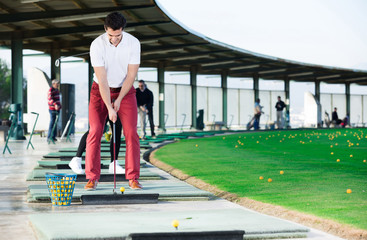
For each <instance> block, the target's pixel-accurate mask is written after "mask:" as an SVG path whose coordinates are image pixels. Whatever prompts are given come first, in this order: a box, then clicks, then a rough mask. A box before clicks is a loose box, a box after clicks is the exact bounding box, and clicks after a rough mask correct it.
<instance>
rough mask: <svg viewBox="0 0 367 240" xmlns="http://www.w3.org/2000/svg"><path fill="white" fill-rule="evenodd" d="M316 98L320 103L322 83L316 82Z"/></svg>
mask: <svg viewBox="0 0 367 240" xmlns="http://www.w3.org/2000/svg"><path fill="white" fill-rule="evenodd" d="M315 98H316V100H317V101H318V102H320V81H318V80H315Z"/></svg>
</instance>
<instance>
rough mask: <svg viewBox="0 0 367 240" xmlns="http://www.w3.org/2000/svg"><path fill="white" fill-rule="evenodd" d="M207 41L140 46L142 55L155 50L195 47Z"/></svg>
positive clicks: (205, 43)
mask: <svg viewBox="0 0 367 240" xmlns="http://www.w3.org/2000/svg"><path fill="white" fill-rule="evenodd" d="M207 44H209V43H207V42H204V43H189V44H176V45H169V46H161V47H144V46H143V47H142V50H141V52H142V55H144V54H153V53H156V52H165V51H174V50H177V49H183V48H186V47H195V46H202V45H207Z"/></svg>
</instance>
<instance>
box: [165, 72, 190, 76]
mask: <svg viewBox="0 0 367 240" xmlns="http://www.w3.org/2000/svg"><path fill="white" fill-rule="evenodd" d="M189 74H190V72H176V73H170V74H169V75H170V76H175V75H189Z"/></svg>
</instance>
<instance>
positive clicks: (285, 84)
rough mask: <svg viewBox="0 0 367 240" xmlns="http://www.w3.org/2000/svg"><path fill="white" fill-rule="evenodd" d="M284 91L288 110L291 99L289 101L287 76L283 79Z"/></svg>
mask: <svg viewBox="0 0 367 240" xmlns="http://www.w3.org/2000/svg"><path fill="white" fill-rule="evenodd" d="M284 92H285V102H286V105H287V110H289V108H290V105H291V101H290V92H289V78H288V77H286V78H285V79H284Z"/></svg>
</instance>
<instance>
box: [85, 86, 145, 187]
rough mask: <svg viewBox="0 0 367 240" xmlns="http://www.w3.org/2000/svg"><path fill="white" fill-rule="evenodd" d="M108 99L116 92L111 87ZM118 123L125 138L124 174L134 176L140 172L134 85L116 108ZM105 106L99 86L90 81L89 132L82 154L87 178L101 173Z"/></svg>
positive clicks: (136, 176)
mask: <svg viewBox="0 0 367 240" xmlns="http://www.w3.org/2000/svg"><path fill="white" fill-rule="evenodd" d="M110 94H111V102H112V101H113V100H114V99H116V98H117V97H118V95H119V92H112V91H111V93H110ZM117 114H118V116H119V117H120V120H121V123H122V129H123V131H124V136H125V140H126V156H125V176H126V179H138V178H139V175H140V143H139V136H138V133H137V122H138V110H137V104H136V94H135V89H134V87H132V88H131V89H130V91H129V92H128V93H127V94H126V96H125V97H124V98H123V99H122V101H121V104H120V109H119V111H118V112H117ZM107 117H108V110H107V107H106V105H105V104H104V102H103V100H102V97H101V94H100V92H99V86H98V84H97V83H95V82H93V85H92V90H91V93H90V102H89V125H90V128H89V134H88V138H87V148H86V156H85V174H86V178H87V179H89V180H99V178H100V175H101V138H102V134H103V129H104V125H105V123H106V118H107Z"/></svg>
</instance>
